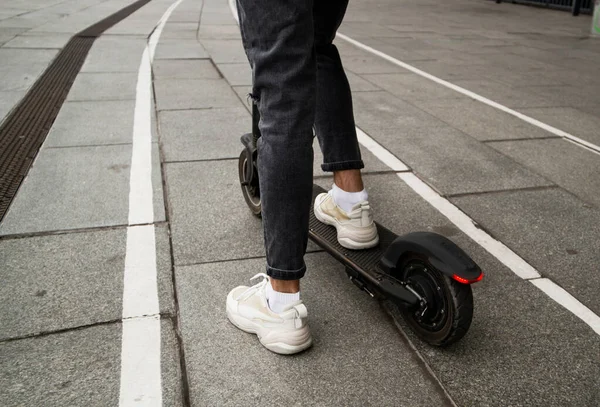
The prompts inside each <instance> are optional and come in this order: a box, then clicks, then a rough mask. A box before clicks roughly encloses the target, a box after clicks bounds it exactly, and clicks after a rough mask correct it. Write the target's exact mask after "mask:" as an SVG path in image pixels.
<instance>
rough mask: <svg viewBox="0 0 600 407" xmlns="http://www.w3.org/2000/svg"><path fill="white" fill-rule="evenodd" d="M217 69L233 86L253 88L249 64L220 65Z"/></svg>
mask: <svg viewBox="0 0 600 407" xmlns="http://www.w3.org/2000/svg"><path fill="white" fill-rule="evenodd" d="M217 68H219V71H220V72H221V74H222V75H223V76H224V77H225V79H226V80H227V82H229V84H230V85H231V86H252V69H251V68H250V64H249V63H248V62H244V63H240V64H218V65H217Z"/></svg>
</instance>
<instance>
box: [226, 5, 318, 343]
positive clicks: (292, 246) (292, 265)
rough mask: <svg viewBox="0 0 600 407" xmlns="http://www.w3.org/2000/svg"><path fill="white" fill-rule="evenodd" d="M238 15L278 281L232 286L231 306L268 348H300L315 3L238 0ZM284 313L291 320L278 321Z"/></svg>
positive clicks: (239, 322) (234, 317)
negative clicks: (256, 117)
mask: <svg viewBox="0 0 600 407" xmlns="http://www.w3.org/2000/svg"><path fill="white" fill-rule="evenodd" d="M238 14H239V16H240V26H241V31H242V40H243V43H244V48H245V50H246V54H247V56H248V59H249V61H250V64H251V66H252V72H253V90H252V94H253V100H254V102H255V103H256V104H257V106H258V110H259V112H260V116H261V118H260V123H259V128H260V131H261V137H260V138H259V140H258V176H259V182H260V196H261V204H262V219H263V228H264V239H265V249H266V256H267V275H268V276H269V277H270V279H269V282H270V284H268V283H260V284H258V285H256V286H254V287H243V288H242V287H238V288H236V289H234V290H232V292H230V295H229V296H228V300H227V311H228V316H229V318H230V320H231V321H232V322H233V323H234V324H236V326H238V327H240V328H241V329H243V330H245V331H247V332H253V333H257V334H258V336H259V338H260V340H261V343H262V344H263V345H265V346H266V347H267V348H269V349H271V350H273V351H275V352H279V353H294V352H297V351H300V350H303V349H305V348H306V347H308V346H310V344H311V339H310V333H309V331H308V326H307V325H306V324H305V318H306V309H305V308H304V305H302V304H301V302H300V301H299V288H300V287H299V280H300V278H302V277H303V276H304V273H305V271H306V265H305V264H304V254H305V251H306V245H307V242H308V219H309V210H310V204H311V197H312V193H311V191H312V177H313V174H312V167H313V150H312V141H313V137H312V127H313V123H314V120H315V87H316V61H315V53H314V32H313V1H312V0H238ZM265 305H266V307H267V308H268V309H267V308H265ZM258 315H260V317H258ZM281 319H283V320H284V321H287V322H289V324H288V325H286V324H285V323H282V324H279V323H274V322H276V321H279V320H281ZM299 320H300V322H299ZM263 322H264V323H263ZM281 329H283V331H281ZM269 338H270V339H269ZM272 341H275V342H272ZM282 344H283V345H282Z"/></svg>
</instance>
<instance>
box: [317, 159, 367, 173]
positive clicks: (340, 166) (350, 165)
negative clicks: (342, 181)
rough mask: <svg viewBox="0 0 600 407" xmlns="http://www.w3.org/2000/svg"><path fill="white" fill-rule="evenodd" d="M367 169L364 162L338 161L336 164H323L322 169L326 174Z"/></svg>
mask: <svg viewBox="0 0 600 407" xmlns="http://www.w3.org/2000/svg"><path fill="white" fill-rule="evenodd" d="M363 168H365V164H364V163H363V160H352V161H338V162H335V163H324V164H321V169H322V170H323V171H326V172H332V171H344V170H360V169H363Z"/></svg>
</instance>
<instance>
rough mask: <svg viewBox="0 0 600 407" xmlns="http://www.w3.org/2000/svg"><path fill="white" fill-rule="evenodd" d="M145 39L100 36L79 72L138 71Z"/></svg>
mask: <svg viewBox="0 0 600 407" xmlns="http://www.w3.org/2000/svg"><path fill="white" fill-rule="evenodd" d="M145 46H146V40H145V39H144V38H136V37H117V36H113V35H109V36H101V37H100V38H98V39H96V41H94V45H93V46H92V49H90V52H89V53H88V56H87V58H86V60H85V62H84V64H83V66H82V67H81V72H138V70H139V68H140V63H141V60H142V54H143V52H144V47H145Z"/></svg>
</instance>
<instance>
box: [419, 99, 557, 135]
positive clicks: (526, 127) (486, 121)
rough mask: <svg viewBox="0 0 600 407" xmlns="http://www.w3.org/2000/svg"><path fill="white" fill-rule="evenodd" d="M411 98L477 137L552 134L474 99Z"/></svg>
mask: <svg viewBox="0 0 600 407" xmlns="http://www.w3.org/2000/svg"><path fill="white" fill-rule="evenodd" d="M411 102H412V103H413V104H414V105H416V106H418V107H419V108H421V109H423V110H424V111H426V112H427V113H430V114H431V115H433V116H435V117H437V118H438V119H440V120H442V121H444V122H445V123H447V124H449V125H450V126H452V127H454V128H455V129H458V130H460V131H462V132H464V133H466V134H468V135H469V136H471V137H473V138H475V139H477V140H480V141H486V140H505V139H521V138H532V139H533V138H539V137H552V136H554V135H553V134H552V133H549V132H547V131H545V130H542V129H541V128H539V127H537V126H533V125H531V124H529V123H527V122H525V121H523V120H521V119H518V118H516V117H514V116H512V115H509V114H507V113H504V112H502V111H500V110H498V109H495V108H493V107H491V106H487V105H485V104H483V103H481V102H479V101H476V100H473V99H451V100H411Z"/></svg>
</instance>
